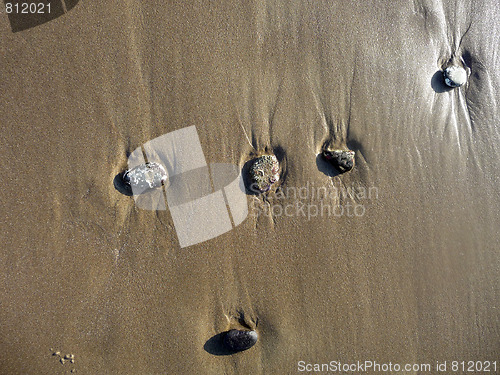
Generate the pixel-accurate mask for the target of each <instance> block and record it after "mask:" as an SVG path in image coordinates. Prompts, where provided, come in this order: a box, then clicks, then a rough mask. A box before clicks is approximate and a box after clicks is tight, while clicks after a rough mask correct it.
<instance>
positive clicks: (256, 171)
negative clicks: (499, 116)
mask: <svg viewBox="0 0 500 375" xmlns="http://www.w3.org/2000/svg"><path fill="white" fill-rule="evenodd" d="M249 175H250V183H251V187H250V189H251V190H252V191H254V192H259V193H264V192H266V191H268V190H269V189H271V187H272V185H273V184H275V183H276V182H278V181H279V179H280V163H279V161H278V159H277V158H276V156H274V155H263V156H261V157H258V158H256V159H254V160H253V163H252V165H251V166H250V170H249Z"/></svg>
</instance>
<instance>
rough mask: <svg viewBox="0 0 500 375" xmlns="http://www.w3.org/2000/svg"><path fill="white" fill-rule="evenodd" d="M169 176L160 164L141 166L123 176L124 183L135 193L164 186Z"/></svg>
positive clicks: (151, 163) (152, 163) (153, 163)
mask: <svg viewBox="0 0 500 375" xmlns="http://www.w3.org/2000/svg"><path fill="white" fill-rule="evenodd" d="M167 178H168V175H167V172H166V171H165V168H164V167H163V166H162V165H161V164H158V163H155V162H150V163H145V164H140V165H138V166H136V167H134V168H132V169H129V170H127V171H126V172H125V173H124V174H123V181H124V182H125V183H126V184H127V185H129V186H130V187H131V188H132V190H133V191H134V190H135V189H137V191H143V190H146V189H154V188H157V187H160V186H162V184H163V183H164V182H165V181H166V180H167Z"/></svg>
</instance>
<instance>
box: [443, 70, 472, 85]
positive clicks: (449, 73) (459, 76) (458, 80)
mask: <svg viewBox="0 0 500 375" xmlns="http://www.w3.org/2000/svg"><path fill="white" fill-rule="evenodd" d="M443 76H444V82H445V83H446V84H447V85H448V86H450V87H460V86H462V85H463V84H464V83H465V82H467V72H466V71H465V69H464V68H462V67H461V66H449V67H447V68H446V69H445V70H444V72H443Z"/></svg>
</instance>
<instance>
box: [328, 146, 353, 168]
mask: <svg viewBox="0 0 500 375" xmlns="http://www.w3.org/2000/svg"><path fill="white" fill-rule="evenodd" d="M323 157H324V158H325V159H326V160H327V161H329V162H330V164H332V165H333V166H334V167H335V168H336V169H337V170H338V171H339V172H340V173H345V172H348V171H350V170H351V169H352V168H353V167H354V151H351V150H333V151H329V150H324V151H323Z"/></svg>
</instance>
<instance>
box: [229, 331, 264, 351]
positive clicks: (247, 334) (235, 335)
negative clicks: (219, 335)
mask: <svg viewBox="0 0 500 375" xmlns="http://www.w3.org/2000/svg"><path fill="white" fill-rule="evenodd" d="M257 339H258V335H257V332H255V331H240V330H238V329H232V330H230V331H228V332H227V333H226V335H225V337H224V341H223V343H224V346H225V347H226V348H227V349H229V350H231V351H233V352H241V351H242V350H247V349H250V348H251V347H252V346H254V345H255V343H256V342H257Z"/></svg>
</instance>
